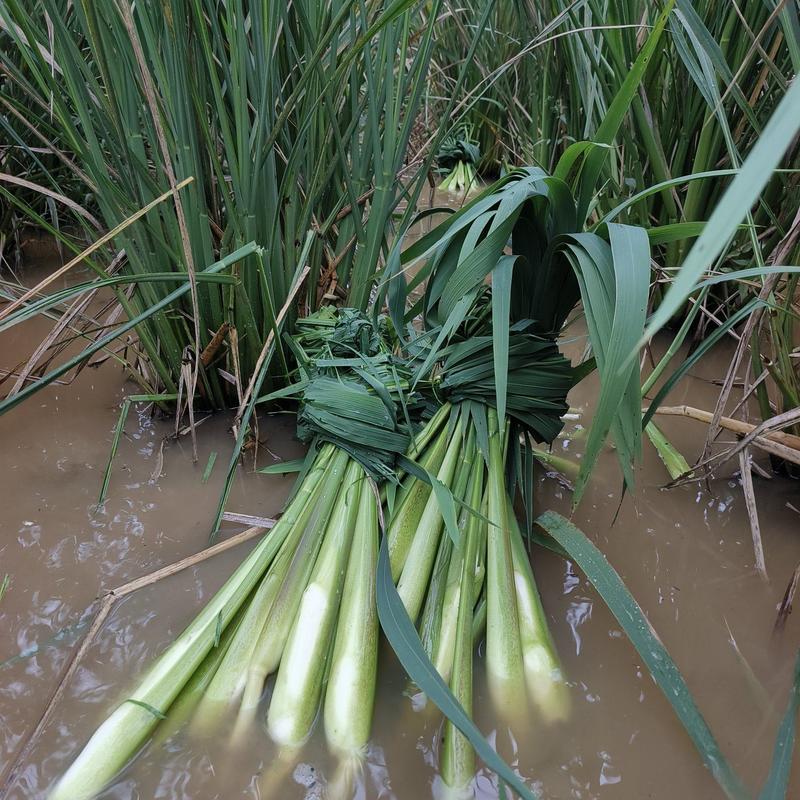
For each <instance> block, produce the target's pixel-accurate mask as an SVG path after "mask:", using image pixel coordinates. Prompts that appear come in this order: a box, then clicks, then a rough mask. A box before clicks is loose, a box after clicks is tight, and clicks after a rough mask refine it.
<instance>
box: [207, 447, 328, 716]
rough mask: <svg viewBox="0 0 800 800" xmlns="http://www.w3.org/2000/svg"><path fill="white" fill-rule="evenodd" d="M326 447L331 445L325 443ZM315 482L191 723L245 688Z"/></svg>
mask: <svg viewBox="0 0 800 800" xmlns="http://www.w3.org/2000/svg"><path fill="white" fill-rule="evenodd" d="M328 447H332V446H331V445H328ZM321 452H322V451H321ZM327 458H330V451H327ZM309 474H311V473H309ZM317 475H319V473H317ZM304 484H305V482H304ZM315 484H316V485H315V487H314V490H313V492H312V493H311V494H307V495H306V496H307V498H308V499H307V502H306V503H305V505H304V506H303V508H302V509H301V511H300V513H299V515H298V516H297V517H296V519H295V521H294V523H293V525H292V530H291V531H290V532H289V534H288V535H287V537H286V539H285V541H284V542H283V545H282V546H281V549H280V551H279V552H278V555H277V556H276V558H275V560H274V561H273V563H272V564H271V566H270V568H269V569H268V570H267V573H266V575H265V576H264V577H263V579H262V580H261V583H260V585H259V587H258V589H257V590H256V592H255V594H254V596H253V599H252V600H251V601H250V603H249V605H248V607H247V611H246V612H245V614H244V618H243V619H242V622H241V624H240V625H239V629H238V631H237V633H236V636H235V637H234V639H233V641H232V642H231V645H230V647H229V648H228V652H227V653H226V655H225V658H224V659H223V661H222V664H221V665H220V667H219V669H218V670H217V672H216V674H215V675H214V677H213V679H212V680H211V682H210V685H209V686H208V689H207V691H206V693H205V696H204V697H203V700H202V702H201V703H200V707H199V708H198V711H197V716H196V717H195V721H194V724H195V725H197V726H198V727H199V728H200V729H202V728H208V727H210V726H212V725H216V724H217V723H218V722H219V718H220V714H221V713H223V712H224V710H225V709H226V708H228V707H230V705H231V704H233V703H234V702H235V700H236V699H237V698H239V697H240V696H241V694H242V692H243V691H244V688H245V685H246V683H247V675H248V668H249V665H250V661H251V659H252V657H253V653H254V651H255V648H256V644H257V643H258V637H259V635H260V633H261V631H262V630H263V628H264V621H265V620H266V619H268V617H269V614H270V612H271V610H272V607H273V605H274V603H275V599H276V598H277V596H278V593H279V591H280V589H281V586H282V585H283V583H284V580H285V579H286V575H287V573H288V571H289V567H290V566H291V564H292V561H293V559H294V555H295V551H296V549H297V547H298V544H299V541H300V539H301V538H302V536H303V534H304V532H305V530H306V527H307V525H308V524H309V522H310V520H311V519H312V517H313V516H314V515H315V513H316V509H317V504H318V502H319V501H320V495H321V493H322V492H323V490H324V487H325V482H324V481H320V480H319V478H318V477H317V478H316V479H315Z"/></svg>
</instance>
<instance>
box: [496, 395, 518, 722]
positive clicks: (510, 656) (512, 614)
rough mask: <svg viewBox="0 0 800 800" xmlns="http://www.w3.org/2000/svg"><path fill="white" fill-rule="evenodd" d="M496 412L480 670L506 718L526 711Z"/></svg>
mask: <svg viewBox="0 0 800 800" xmlns="http://www.w3.org/2000/svg"><path fill="white" fill-rule="evenodd" d="M501 436H502V434H501V432H500V430H499V428H498V421H497V412H496V411H495V410H494V409H493V408H491V409H489V483H488V489H489V509H488V510H489V514H488V517H489V529H488V534H487V548H486V552H487V559H486V590H487V591H486V672H487V677H488V683H489V693H490V695H491V698H492V701H493V702H494V704H495V707H496V708H497V710H498V712H499V713H500V715H501V716H502V717H504V718H505V719H507V720H509V721H517V720H520V718H521V717H524V715H525V711H526V703H525V673H524V668H523V661H522V643H521V641H520V632H519V617H518V613H517V598H516V590H515V587H514V567H513V559H512V552H511V537H510V533H511V531H510V527H509V521H508V509H507V506H506V487H505V473H504V470H503V455H502V446H501V441H500V439H501Z"/></svg>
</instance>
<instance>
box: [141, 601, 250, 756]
mask: <svg viewBox="0 0 800 800" xmlns="http://www.w3.org/2000/svg"><path fill="white" fill-rule="evenodd" d="M245 606H248V607H249V605H248V601H245V602H244V603H243V604H242V607H241V608H240V609H239V611H238V612H237V614H236V617H235V618H234V619H233V620H232V621H231V622H230V624H229V625H228V627H227V628H225V630H224V631H223V633H222V636H220V639H219V642H218V643H217V644H216V645H215V646H214V647H212V648H211V652H210V653H209V654H208V655H207V656H206V657H205V659H203V663H202V664H201V665H200V666H199V667H198V668H197V669H196V670H195V671H194V674H193V675H192V677H191V678H189V680H188V682H187V683H186V686H184V687H183V689H182V690H181V693H180V694H179V695H178V696H177V698H176V699H175V701H174V702H173V703H172V705H171V706H170V707H169V714H167V718H166V719H165V720H163V721H162V723H161V724H160V725H159V726H158V728H157V729H156V732H155V735H154V736H153V747H156V748H158V747H161V746H162V745H163V744H164V742H166V741H167V740H168V739H169V738H170V737H171V736H173V735H174V734H175V733H177V732H178V731H179V730H180V729H181V728H182V727H183V725H184V723H186V722H187V721H188V720H189V719H191V718H192V716H193V715H194V714H195V712H196V709H197V707H198V705H199V704H200V703H201V702H202V700H203V698H204V696H205V693H206V690H207V689H208V686H209V684H210V683H211V681H212V679H213V678H214V675H215V674H216V672H217V669H219V665H220V664H221V663H222V661H223V659H224V658H225V654H226V653H227V652H228V648H229V647H230V645H231V642H232V641H233V638H234V636H235V634H236V631H237V630H238V629H239V625H241V622H242V618H243V617H244V614H245V610H244V609H245Z"/></svg>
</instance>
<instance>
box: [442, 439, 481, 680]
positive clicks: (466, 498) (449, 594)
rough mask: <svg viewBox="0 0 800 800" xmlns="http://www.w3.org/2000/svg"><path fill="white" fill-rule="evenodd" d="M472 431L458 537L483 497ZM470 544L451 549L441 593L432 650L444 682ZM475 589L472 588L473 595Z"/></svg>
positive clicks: (472, 558)
mask: <svg viewBox="0 0 800 800" xmlns="http://www.w3.org/2000/svg"><path fill="white" fill-rule="evenodd" d="M474 434H475V431H474V428H471V429H470V436H469V441H471V442H472V447H469V442H468V447H467V448H465V452H469V453H471V455H472V458H471V461H470V462H468V463H466V464H465V466H464V469H463V471H462V475H463V477H464V478H465V480H464V481H463V486H458V487H457V488H456V492H458V494H457V495H456V496H457V497H458V498H459V499H461V500H462V502H463V503H464V504H465V507H462V509H461V513H460V515H459V520H458V522H459V525H458V528H459V531H460V532H461V536H462V538H463V537H466V536H467V534H468V531H470V530H471V528H472V527H473V525H474V523H475V522H477V521H478V519H477V517H475V515H474V514H473V513H472V512H471V511H470V510H469V509H474V510H475V511H476V512H477V511H480V505H481V499H482V495H483V470H484V461H483V457H482V456H481V455H480V454H478V453H477V452H476V448H475V446H474V441H475V439H474ZM472 538H473V539H476V538H477V537H476V535H474V534H472ZM476 544H477V543H475V544H473V546H471V547H470V548H467V547H466V545H465V543H464V542H463V541H462V544H461V546H460V547H456V548H454V549H453V552H452V555H451V557H450V562H449V566H448V570H447V581H446V584H445V590H444V599H443V602H442V609H441V611H440V613H439V631H438V633H437V636H436V640H435V642H436V647H435V648H434V651H433V653H434V655H433V665H434V667H436V670H437V672H438V673H439V674H440V675H441V676H442V679H443V680H445V681H449V680H450V673H451V671H452V667H453V653H454V651H455V641H456V631H457V627H458V613H459V612H458V609H459V604H460V600H459V598H460V595H461V585H462V580H463V574H464V573H465V572H466V574H468V575H469V580H470V583H474V580H475V575H474V572H475V571H474V567H473V564H474V561H475V547H476ZM464 558H467V559H468V560H469V564H468V566H467V567H466V568H465V567H464V566H463V565H462V561H463V560H464ZM474 591H475V589H474V588H473V592H474Z"/></svg>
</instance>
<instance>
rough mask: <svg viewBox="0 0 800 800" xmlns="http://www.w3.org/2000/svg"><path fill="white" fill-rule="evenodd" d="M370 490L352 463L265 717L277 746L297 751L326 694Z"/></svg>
mask: <svg viewBox="0 0 800 800" xmlns="http://www.w3.org/2000/svg"><path fill="white" fill-rule="evenodd" d="M364 489H366V490H367V491H369V487H368V486H366V482H365V473H364V469H363V468H362V467H361V465H360V464H359V463H358V462H357V461H351V462H350V464H349V466H348V469H347V472H346V473H345V476H344V480H343V484H342V490H341V491H340V492H339V496H338V497H337V499H336V505H334V507H333V512H332V513H331V518H330V523H329V524H328V527H327V530H326V531H325V539H324V541H323V543H322V548H321V549H320V552H319V556H318V557H317V559H316V563H315V564H314V571H313V573H312V575H311V580H310V582H309V584H308V586H307V587H306V589H305V591H304V592H303V597H302V599H301V601H300V606H299V608H298V611H297V614H296V616H295V619H294V622H293V624H292V629H291V632H290V633H289V637H288V639H287V642H286V647H285V649H284V653H283V657H282V659H281V664H280V667H279V669H278V677H277V678H276V680H275V688H274V689H273V691H272V699H271V700H270V704H269V711H268V713H267V727H268V729H269V733H270V736H271V737H272V738H273V740H274V741H275V742H277V743H278V744H280V745H283V746H285V747H298V746H299V745H300V744H302V742H304V741H305V739H306V737H307V736H308V734H309V733H310V732H311V728H312V725H313V724H314V718H315V717H316V716H317V709H318V708H319V701H320V697H321V695H322V684H323V678H324V669H325V662H326V659H327V655H328V652H329V650H330V647H331V642H332V639H333V629H334V625H335V624H336V615H337V612H338V610H339V599H340V597H341V592H342V583H343V578H344V573H345V568H346V564H347V556H348V554H349V552H350V540H351V538H352V535H353V526H354V524H355V521H356V514H357V512H358V508H359V500H360V497H361V493H362V491H364Z"/></svg>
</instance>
